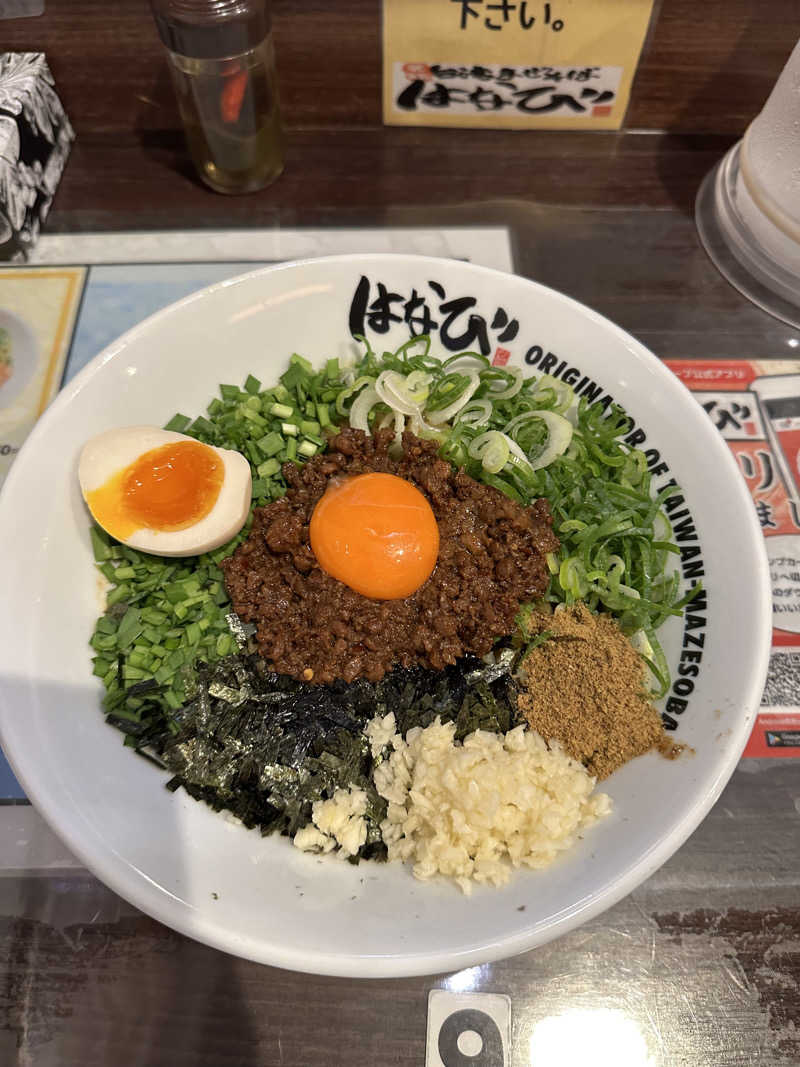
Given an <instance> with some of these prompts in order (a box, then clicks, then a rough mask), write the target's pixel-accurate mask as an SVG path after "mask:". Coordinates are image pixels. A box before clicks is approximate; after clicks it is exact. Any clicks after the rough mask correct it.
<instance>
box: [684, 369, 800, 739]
mask: <svg viewBox="0 0 800 1067" xmlns="http://www.w3.org/2000/svg"><path fill="white" fill-rule="evenodd" d="M668 366H669V367H670V368H671V369H672V371H673V372H674V373H675V374H676V375H677V376H678V377H679V378H680V379H681V381H682V382H684V384H685V385H687V386H688V387H689V389H691V390H692V392H693V393H694V394H695V396H696V398H697V400H698V401H699V403H700V404H701V406H702V407H703V408H704V410H705V411H706V412H707V413H708V416H709V418H710V419H711V420H712V422H713V423H714V425H715V426H716V427H717V429H718V430H719V432H720V433H721V434H722V436H723V437H724V438H725V440H726V441H727V442H728V445H729V447H730V449H731V452H732V453H733V455H734V457H735V458H736V461H737V464H738V466H739V470H740V471H741V473H742V476H743V477H744V480H745V482H746V483H747V487H748V488H749V490H750V493H751V495H752V497H753V504H754V506H755V509H756V515H757V516H758V521H759V523H760V524H761V529H762V530H763V532H764V537H765V540H766V545H767V556H768V558H769V568H770V578H771V581H772V655H771V657H770V669H769V675H768V677H767V684H766V686H765V689H764V696H763V697H762V701H761V703H762V707H761V714H760V715H759V716H758V719H757V721H756V724H755V726H754V727H753V732H752V734H751V736H750V741H749V742H748V745H747V748H746V750H745V755H746V756H790V755H794V756H800V707H799V706H798V705H800V362H787V361H785V360H781V361H777V360H729V361H725V360H722V361H720V360H713V361H712V360H709V361H705V362H704V361H702V360H670V361H668Z"/></svg>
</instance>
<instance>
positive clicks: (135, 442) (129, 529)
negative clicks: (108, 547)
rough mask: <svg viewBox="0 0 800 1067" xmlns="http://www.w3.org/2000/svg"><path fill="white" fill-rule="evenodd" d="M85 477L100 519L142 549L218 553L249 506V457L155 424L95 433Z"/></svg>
mask: <svg viewBox="0 0 800 1067" xmlns="http://www.w3.org/2000/svg"><path fill="white" fill-rule="evenodd" d="M78 476H79V480H80V483H81V490H82V492H83V496H84V499H85V500H86V503H87V505H88V507H89V510H90V511H91V513H92V516H93V517H94V519H95V521H96V522H97V523H98V524H99V525H100V526H102V527H103V529H104V530H106V531H107V532H108V533H110V534H111V536H112V537H115V538H116V539H117V540H118V541H123V542H124V543H125V544H128V545H130V546H131V547H133V548H138V549H140V550H141V551H143V552H154V553H158V554H161V555H169V556H184V555H196V554H198V553H200V552H208V551H211V549H213V548H217V547H219V545H221V544H223V543H224V542H225V541H228V540H230V538H231V537H233V536H234V535H235V534H236V533H238V531H239V530H240V529H241V527H242V525H243V524H244V522H245V519H246V518H247V514H248V511H249V505H250V491H251V480H250V466H249V464H248V462H247V460H246V459H245V458H244V456H241V455H239V454H238V453H236V452H229V451H226V450H224V449H219V448H213V447H211V446H210V445H204V444H201V443H200V442H199V441H195V440H194V439H193V438H191V437H185V436H184V435H183V434H177V433H172V432H171V431H166V430H158V429H156V428H155V427H146V426H145V427H136V426H130V427H125V428H123V429H120V430H110V431H109V432H108V433H105V434H101V435H100V436H99V437H96V438H93V439H92V440H91V441H89V442H88V443H87V444H86V445H85V446H84V449H83V452H82V453H81V458H80V462H79V467H78Z"/></svg>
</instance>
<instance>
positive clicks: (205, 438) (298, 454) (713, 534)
mask: <svg viewBox="0 0 800 1067" xmlns="http://www.w3.org/2000/svg"><path fill="white" fill-rule="evenodd" d="M0 583H1V584H2V587H3V590H4V598H3V608H2V613H1V614H0V630H2V640H1V641H0V725H1V726H2V744H3V748H4V751H5V752H6V754H7V755H8V757H9V759H10V761H11V763H12V766H13V768H14V770H15V771H16V773H17V775H18V776H19V778H20V780H21V782H22V784H23V786H24V788H25V790H26V792H27V793H28V795H29V796H30V798H31V800H32V801H33V803H34V804H35V805H36V806H37V807H38V808H39V810H40V811H41V813H42V814H43V815H44V817H45V818H46V819H47V820H48V822H49V823H50V825H51V826H52V827H53V829H54V830H55V831H56V832H57V833H58V834H59V835H60V836H61V837H62V838H63V840H64V841H65V842H66V843H67V845H68V846H69V847H70V848H71V849H72V850H73V851H74V853H75V854H76V855H77V856H78V857H79V858H80V859H81V860H82V861H83V862H84V863H85V864H86V865H87V867H89V868H90V869H91V870H92V871H93V872H94V873H95V874H96V875H97V876H98V877H99V878H100V879H102V880H103V881H104V882H106V883H107V884H108V885H109V886H111V887H112V888H113V889H114V890H115V891H116V892H117V893H119V894H121V895H122V896H123V897H125V898H126V899H127V900H129V901H131V902H132V903H133V904H135V905H136V906H137V907H139V908H141V909H142V910H143V911H145V912H147V913H149V914H150V915H152V916H155V917H156V918H158V919H159V920H161V921H162V922H165V923H167V924H168V925H170V926H172V927H174V928H175V929H177V930H179V931H181V932H183V933H185V934H187V935H189V936H191V937H194V938H197V939H199V940H201V941H204V942H206V943H208V944H211V945H214V946H216V947H219V948H221V949H224V950H226V951H229V952H232V953H236V954H238V955H241V956H245V957H248V958H251V959H254V960H258V961H261V962H264V963H269V964H272V965H275V966H281V967H287V968H292V969H296V970H306V971H311V972H317V973H325V974H340V975H351V976H364V977H368V976H397V975H406V974H421V973H434V972H439V971H444V970H449V969H454V968H460V967H463V966H469V965H472V964H476V963H481V962H485V961H487V960H491V959H496V958H500V957H503V956H507V955H511V954H513V953H518V952H522V951H524V950H527V949H530V948H533V947H535V946H536V945H538V944H541V943H542V942H544V941H546V940H548V939H551V938H553V937H555V936H557V935H559V934H560V933H563V932H565V931H567V930H569V929H570V928H572V927H574V926H576V925H577V924H579V923H581V922H583V921H585V920H586V919H588V918H590V917H591V916H593V915H595V914H597V913H598V912H600V911H602V910H603V909H605V908H608V907H609V906H610V905H611V904H613V903H614V902H615V901H616V900H618V899H620V898H621V897H622V896H623V895H625V894H626V893H628V892H629V891H631V890H632V889H633V888H634V887H635V886H636V885H637V884H639V883H640V882H641V881H642V880H644V879H645V878H646V877H647V876H648V875H649V874H650V873H651V872H652V871H653V870H655V869H656V868H657V867H658V866H659V865H660V864H662V863H663V862H664V861H665V860H666V859H668V857H669V856H670V855H671V854H672V853H673V852H674V851H675V850H676V849H677V848H678V846H679V845H680V844H681V843H682V842H683V841H684V840H685V839H686V837H687V836H688V835H689V834H690V833H691V832H692V830H693V829H694V828H695V827H696V826H697V825H698V823H699V822H700V821H701V819H702V818H703V817H704V816H705V814H706V813H707V812H708V810H709V809H710V807H711V806H712V804H713V803H714V802H715V800H716V799H717V797H718V796H719V793H720V791H721V789H722V787H723V786H724V784H725V782H726V781H727V778H728V777H729V775H730V774H731V772H732V770H733V768H734V767H735V765H736V762H737V760H738V758H739V756H740V754H741V751H742V748H743V746H744V743H745V741H746V738H747V734H748V731H749V728H750V726H751V725H752V720H753V715H754V713H755V709H756V707H757V704H758V699H759V696H760V692H761V687H762V685H763V679H764V673H765V668H766V662H767V655H768V645H769V618H770V607H769V593H768V586H767V571H766V564H765V558H764V550H763V545H762V541H761V535H760V531H759V528H758V524H757V522H756V520H755V518H754V516H753V514H752V508H751V505H750V502H749V499H748V497H747V494H746V491H745V488H744V485H743V483H742V481H741V480H740V478H739V475H738V473H737V471H736V468H735V465H734V462H733V460H732V458H731V456H730V454H729V453H728V450H727V447H726V445H725V444H724V442H723V441H722V439H721V437H720V436H719V435H718V433H717V431H716V430H715V428H714V427H713V425H712V424H711V422H710V420H708V418H707V416H706V415H705V413H704V412H703V411H702V409H701V408H700V407H699V405H697V403H696V402H695V401H694V399H693V398H692V397H691V395H690V394H689V393H688V392H687V391H686V390H685V389H684V387H683V386H682V385H681V384H680V383H679V382H678V381H677V380H676V379H675V378H674V377H673V376H672V375H671V373H670V372H669V371H668V370H667V369H666V368H665V367H663V366H662V365H661V363H660V362H659V361H658V359H657V358H656V357H655V356H654V355H653V354H651V353H650V352H648V351H647V350H646V349H645V348H644V347H643V346H642V345H640V344H639V343H638V342H637V341H636V340H634V339H633V338H632V337H631V336H629V335H628V334H626V333H624V332H623V331H622V330H621V329H619V328H618V327H616V326H615V325H613V324H612V323H610V322H609V321H608V320H606V319H604V318H602V317H601V316H599V315H597V314H596V313H594V312H592V311H591V310H589V309H587V308H586V307H584V306H582V305H580V304H578V303H576V302H574V301H572V300H571V299H569V298H568V297H566V296H563V295H561V294H559V293H556V292H553V291H552V290H549V289H546V288H544V287H542V286H540V285H537V284H535V283H533V282H530V281H527V280H524V279H522V278H518V277H514V276H511V275H506V274H502V273H499V272H496V271H491V270H488V269H483V268H479V267H475V266H471V265H469V264H464V263H457V262H451V261H447V260H437V259H428V258H425V257H415V256H376V255H364V256H343V257H334V258H330V259H321V260H312V261H308V262H301V263H293V264H288V265H286V266H280V267H275V268H269V269H265V270H259V271H256V272H254V273H252V274H249V275H245V276H243V277H241V278H238V279H235V280H234V281H232V282H226V283H224V284H221V285H218V286H214V287H212V288H210V289H207V290H204V291H202V292H200V293H197V294H194V295H193V296H190V297H188V298H187V299H186V300H184V301H182V302H180V303H178V304H175V305H173V306H172V307H169V308H167V309H166V310H164V311H162V312H160V313H158V314H157V315H155V316H154V317H152V318H150V319H148V320H147V321H145V322H143V323H142V324H140V325H139V326H137V327H136V328H135V329H133V330H131V331H130V332H129V333H127V334H125V335H124V336H123V337H121V338H120V339H119V340H118V341H116V342H115V343H114V344H113V345H112V346H110V348H108V349H106V351H105V352H103V353H101V354H99V355H98V357H97V358H96V359H95V360H94V361H93V362H92V363H91V364H90V365H89V366H88V367H87V368H86V369H85V370H84V371H83V372H82V373H81V374H79V375H78V377H77V378H75V379H74V380H73V381H72V382H70V384H69V385H68V387H67V388H66V389H65V390H64V391H63V392H62V394H61V395H60V396H59V397H58V398H57V400H56V401H55V402H54V403H53V405H52V406H51V408H50V409H49V410H48V411H47V412H46V414H45V415H44V416H43V418H42V419H41V421H40V422H39V424H38V425H37V427H36V429H35V430H34V432H33V433H32V435H31V437H30V438H29V440H28V442H27V443H26V445H25V446H24V448H23V449H22V451H21V453H20V455H19V457H18V458H17V460H16V462H15V464H14V466H13V468H12V470H11V473H10V476H9V478H8V480H7V483H6V485H5V487H4V490H3V493H2V497H0Z"/></svg>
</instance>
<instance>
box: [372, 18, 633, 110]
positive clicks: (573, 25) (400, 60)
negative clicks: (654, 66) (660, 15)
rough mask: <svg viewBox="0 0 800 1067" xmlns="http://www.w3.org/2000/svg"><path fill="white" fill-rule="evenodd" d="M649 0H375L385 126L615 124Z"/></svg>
mask: <svg viewBox="0 0 800 1067" xmlns="http://www.w3.org/2000/svg"><path fill="white" fill-rule="evenodd" d="M652 9H653V0H546V2H545V0H515V2H513V3H512V2H509V0H503V2H498V0H383V121H384V123H386V125H388V126H472V127H482V128H487V129H489V128H492V129H494V128H497V129H550V130H557V129H564V130H567V129H569V130H575V129H589V130H618V129H619V128H620V126H621V125H622V121H623V119H624V117H625V111H626V108H627V106H628V98H629V96H630V91H631V85H632V83H633V77H634V74H635V73H636V67H637V64H638V62H639V55H640V53H641V50H642V45H643V43H644V39H645V35H646V33H647V28H648V25H649V23H650V15H651V12H652Z"/></svg>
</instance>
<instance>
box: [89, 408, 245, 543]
mask: <svg viewBox="0 0 800 1067" xmlns="http://www.w3.org/2000/svg"><path fill="white" fill-rule="evenodd" d="M192 440H194V439H193V438H191V437H187V436H186V435H185V434H182V433H175V432H174V431H172V430H160V429H158V427H156V426H123V427H120V428H118V429H115V430H107V431H106V432H105V433H101V434H98V435H97V437H93V438H92V439H91V440H90V441H87V442H86V444H85V445H84V446H83V449H82V450H81V454H80V458H79V460H78V481H79V483H80V487H81V492H82V493H83V497H84V499H86V495H87V493H90V492H91V491H92V490H94V489H99V488H100V486H102V485H104V484H105V483H106V482H107V481H108V480H109V478H111V477H112V476H113V475H114V474H116V473H117V471H119V470H122V469H123V468H124V467H128V466H130V464H132V463H133V462H135V460H136V459H137V458H138V457H139V456H141V455H142V453H144V452H149V451H151V449H154V448H160V447H161V446H162V445H167V444H171V443H172V442H173V441H192ZM206 447H208V448H212V449H213V450H214V452H216V454H217V455H218V456H219V458H220V459H221V461H222V464H223V478H222V486H221V488H220V491H219V496H218V497H217V499H216V502H215V503H214V506H213V508H212V509H211V511H210V512H209V513H208V515H206V516H205V518H202V519H200V520H199V521H198V522H196V523H194V524H193V525H192V526H187V527H186V529H184V530H172V531H164V530H151V529H148V528H147V527H141V528H140V529H138V530H136V531H135V532H134V533H132V534H131V535H130V537H127V538H124V539H121V538H118V537H117V535H116V534H115V533H114V532H113V530H109V531H108V533H110V534H111V536H112V537H114V538H115V539H117V540H122V543H123V544H125V545H129V546H130V547H131V548H136V549H138V550H139V551H141V552H150V553H152V554H154V555H158V556H198V555H200V554H201V553H203V552H211V551H213V550H214V549H215V548H219V546H220V545H224V544H225V542H226V541H230V539H231V538H232V537H234V536H235V535H236V534H237V533H238V532H239V530H241V528H242V526H244V524H245V521H246V519H247V516H248V513H249V511H250V499H251V492H252V481H251V476H250V464H249V463H248V462H247V460H246V459H245V457H244V456H243V455H241V453H239V452H233V451H231V450H229V449H225V448H215V447H214V446H213V445H207V446H206Z"/></svg>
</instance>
